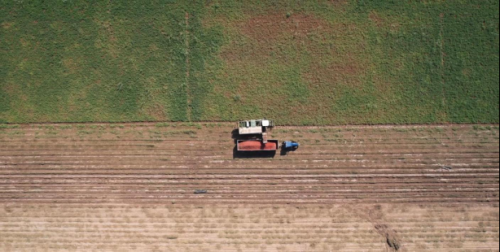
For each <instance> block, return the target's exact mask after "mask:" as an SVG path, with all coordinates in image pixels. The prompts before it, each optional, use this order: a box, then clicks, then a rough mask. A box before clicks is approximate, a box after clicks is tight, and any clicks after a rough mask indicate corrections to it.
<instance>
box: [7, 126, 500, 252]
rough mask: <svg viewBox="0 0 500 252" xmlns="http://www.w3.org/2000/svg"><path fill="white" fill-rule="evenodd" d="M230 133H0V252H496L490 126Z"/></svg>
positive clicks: (220, 129) (67, 129)
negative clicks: (249, 146)
mask: <svg viewBox="0 0 500 252" xmlns="http://www.w3.org/2000/svg"><path fill="white" fill-rule="evenodd" d="M232 126H233V124H217V123H207V124H199V125H182V124H169V125H163V124H159V125H155V124H120V125H109V124H85V125H26V126H19V127H8V128H5V127H4V128H2V129H0V251H266V252H269V251H271V252H273V251H297V252H298V251H325V252H329V251H380V252H387V251H461V252H465V251H471V252H472V251H475V252H476V251H484V252H486V251H499V249H498V247H499V206H498V204H499V194H498V193H499V184H498V182H499V160H500V157H499V130H498V126H496V125H492V126H468V125H467V126H455V125H450V126H375V127H363V126H358V127H319V128H316V127H280V128H277V129H275V130H274V131H273V133H272V134H273V138H275V139H279V140H296V141H299V142H300V143H301V144H302V145H301V148H300V149H299V150H298V151H297V152H294V153H288V155H283V156H282V155H280V153H277V155H276V156H275V157H274V158H271V157H254V158H238V157H239V156H238V155H235V154H234V153H233V149H234V141H233V140H232V139H231V136H232ZM235 156H236V158H235ZM196 190H206V191H207V193H206V194H195V193H194V192H195V191H196Z"/></svg>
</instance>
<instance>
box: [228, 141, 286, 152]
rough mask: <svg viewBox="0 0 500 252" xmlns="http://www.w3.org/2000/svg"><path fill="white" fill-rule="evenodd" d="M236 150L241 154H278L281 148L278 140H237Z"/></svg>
mask: <svg viewBox="0 0 500 252" xmlns="http://www.w3.org/2000/svg"><path fill="white" fill-rule="evenodd" d="M236 148H237V150H238V151H240V152H276V151H277V150H278V148H279V141H278V140H268V141H267V142H266V143H263V142H262V141H260V140H237V143H236Z"/></svg>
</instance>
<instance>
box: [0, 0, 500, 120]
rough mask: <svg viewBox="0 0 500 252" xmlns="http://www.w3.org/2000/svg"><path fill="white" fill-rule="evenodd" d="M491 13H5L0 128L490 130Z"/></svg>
mask: <svg viewBox="0 0 500 252" xmlns="http://www.w3.org/2000/svg"><path fill="white" fill-rule="evenodd" d="M498 9H499V2H498V1H497V0H464V1H355V0H319V1H291V0H270V1H260V0H245V1H240V0H224V1H222V0H220V1H219V0H193V1H175V0H168V1H158V0H153V1H85V0H64V1H63V0H50V1H22V0H15V1H10V0H0V24H1V27H0V123H2V122H3V123H32V122H131V121H194V122H196V121H235V120H240V119H243V118H260V117H268V118H274V119H276V120H277V121H278V122H280V124H282V125H344V124H407V123H450V122H451V123H498V122H499V121H500V120H499V93H500V92H499V86H500V81H499V70H500V68H499V25H498V24H499V15H498Z"/></svg>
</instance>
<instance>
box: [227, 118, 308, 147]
mask: <svg viewBox="0 0 500 252" xmlns="http://www.w3.org/2000/svg"><path fill="white" fill-rule="evenodd" d="M274 126H275V124H274V121H272V120H266V119H260V120H249V121H241V122H239V123H238V136H237V137H236V150H237V151H238V152H276V151H277V150H278V149H279V148H280V144H279V141H278V140H270V139H269V134H270V132H271V131H272V129H273V128H274ZM282 148H283V150H286V151H290V150H296V149H298V148H299V144H298V143H297V142H292V141H286V142H284V143H283V145H282Z"/></svg>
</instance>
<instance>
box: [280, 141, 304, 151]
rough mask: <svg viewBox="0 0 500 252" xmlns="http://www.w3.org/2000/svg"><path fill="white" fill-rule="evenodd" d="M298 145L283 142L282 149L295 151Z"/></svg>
mask: <svg viewBox="0 0 500 252" xmlns="http://www.w3.org/2000/svg"><path fill="white" fill-rule="evenodd" d="M299 146H300V145H299V143H297V142H294V141H285V142H283V149H285V150H287V151H295V150H297V149H298V148H299Z"/></svg>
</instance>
